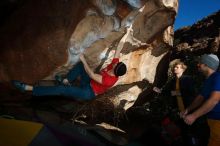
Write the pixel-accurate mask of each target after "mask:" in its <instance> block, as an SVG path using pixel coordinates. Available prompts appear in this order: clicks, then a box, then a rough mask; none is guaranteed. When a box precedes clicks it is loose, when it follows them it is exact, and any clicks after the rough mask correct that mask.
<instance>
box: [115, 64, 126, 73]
mask: <svg viewBox="0 0 220 146" xmlns="http://www.w3.org/2000/svg"><path fill="white" fill-rule="evenodd" d="M126 71H127V67H126V65H125V64H124V63H123V62H119V63H118V64H117V65H116V66H115V68H114V74H115V76H123V75H124V74H125V73H126Z"/></svg>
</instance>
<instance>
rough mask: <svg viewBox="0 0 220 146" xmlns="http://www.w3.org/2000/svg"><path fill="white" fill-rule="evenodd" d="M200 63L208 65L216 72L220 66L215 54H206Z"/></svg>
mask: <svg viewBox="0 0 220 146" xmlns="http://www.w3.org/2000/svg"><path fill="white" fill-rule="evenodd" d="M200 63H203V64H205V65H207V66H208V67H209V68H211V69H213V70H215V71H216V70H217V69H218V66H219V59H218V57H217V56H216V55H214V54H204V55H202V56H201V58H200Z"/></svg>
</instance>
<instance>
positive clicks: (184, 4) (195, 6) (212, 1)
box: [174, 0, 220, 30]
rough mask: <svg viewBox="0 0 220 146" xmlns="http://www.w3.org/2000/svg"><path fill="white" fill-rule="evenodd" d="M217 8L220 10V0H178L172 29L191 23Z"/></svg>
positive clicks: (215, 10)
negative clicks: (177, 8)
mask: <svg viewBox="0 0 220 146" xmlns="http://www.w3.org/2000/svg"><path fill="white" fill-rule="evenodd" d="M218 10H220V0H179V10H178V14H177V16H176V20H175V23H174V29H175V30H177V29H178V28H181V27H183V26H188V25H192V24H194V23H196V22H197V21H199V20H201V19H202V18H204V17H206V16H208V15H210V14H212V13H214V12H217V11H218Z"/></svg>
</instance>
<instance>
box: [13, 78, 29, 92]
mask: <svg viewBox="0 0 220 146" xmlns="http://www.w3.org/2000/svg"><path fill="white" fill-rule="evenodd" d="M11 82H12V84H13V85H14V86H15V87H16V88H17V89H18V90H20V91H21V92H25V86H26V84H25V83H23V82H20V81H16V80H12V81H11Z"/></svg>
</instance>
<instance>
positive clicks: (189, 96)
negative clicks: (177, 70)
mask: <svg viewBox="0 0 220 146" xmlns="http://www.w3.org/2000/svg"><path fill="white" fill-rule="evenodd" d="M173 90H176V78H173V79H171V81H170V82H169V83H168V85H167V87H166V89H165V92H164V93H165V94H166V95H167V96H171V91H173ZM180 93H181V97H182V98H183V103H184V106H185V107H187V106H188V105H190V104H191V103H192V101H193V99H194V98H195V96H196V94H195V86H194V81H193V79H192V77H191V76H188V75H182V76H181V77H180ZM174 100H175V101H176V98H174Z"/></svg>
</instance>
